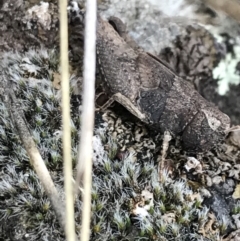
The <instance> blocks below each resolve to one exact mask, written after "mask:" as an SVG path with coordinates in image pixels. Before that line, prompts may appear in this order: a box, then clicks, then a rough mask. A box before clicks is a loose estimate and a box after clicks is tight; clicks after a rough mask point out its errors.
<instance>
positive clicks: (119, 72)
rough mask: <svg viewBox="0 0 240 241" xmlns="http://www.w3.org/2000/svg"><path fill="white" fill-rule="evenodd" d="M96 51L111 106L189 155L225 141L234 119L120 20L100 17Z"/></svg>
mask: <svg viewBox="0 0 240 241" xmlns="http://www.w3.org/2000/svg"><path fill="white" fill-rule="evenodd" d="M96 49H97V61H98V64H99V67H100V70H101V73H102V76H103V83H102V87H103V89H104V91H105V92H106V94H107V95H108V96H109V97H110V100H109V101H108V102H107V103H106V106H107V105H109V104H110V103H111V102H113V101H117V102H118V103H120V104H121V105H123V106H124V107H125V108H126V109H127V110H128V111H130V112H131V113H132V114H133V115H135V116H136V117H138V118H139V119H140V120H141V121H143V122H145V123H147V124H148V125H149V126H150V127H151V128H154V129H155V130H157V131H159V132H162V133H163V132H164V131H166V130H167V131H169V132H170V133H171V135H172V136H178V135H179V136H180V137H181V139H182V143H183V148H184V150H186V151H188V152H194V153H196V152H203V151H206V150H208V149H210V148H212V147H213V146H215V145H216V144H218V143H219V142H220V141H221V140H222V139H223V138H224V136H225V131H226V130H227V129H228V128H229V126H230V119H229V117H228V116H227V115H225V114H224V113H222V112H221V111H219V110H218V109H217V108H216V107H215V106H214V105H213V104H212V103H210V102H208V101H207V100H205V99H204V98H203V97H202V96H201V95H200V94H199V93H198V92H197V91H196V90H195V89H194V88H193V86H192V85H191V84H190V83H188V82H187V81H184V80H183V79H181V78H180V77H178V76H177V75H176V74H175V73H174V72H173V71H172V70H171V68H170V67H169V66H168V65H167V64H166V63H164V62H163V61H161V60H160V59H158V58H157V57H156V56H153V55H152V54H149V53H147V52H145V51H144V50H143V49H141V48H140V47H138V45H137V44H136V43H135V42H134V40H133V39H131V37H130V36H129V35H128V34H127V32H126V29H125V25H124V24H123V23H122V22H121V20H120V19H118V18H115V17H111V18H110V19H109V21H105V20H103V19H102V18H101V17H100V16H98V21H97V44H96Z"/></svg>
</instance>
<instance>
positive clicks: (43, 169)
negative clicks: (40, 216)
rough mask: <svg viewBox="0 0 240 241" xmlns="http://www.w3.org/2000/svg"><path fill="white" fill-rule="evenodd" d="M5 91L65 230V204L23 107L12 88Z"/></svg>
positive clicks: (16, 122) (33, 161) (35, 167)
mask: <svg viewBox="0 0 240 241" xmlns="http://www.w3.org/2000/svg"><path fill="white" fill-rule="evenodd" d="M4 91H5V94H4V95H5V96H4V98H3V99H4V102H5V104H6V106H7V107H8V110H9V114H10V116H11V119H12V121H13V123H14V124H15V127H16V129H17V131H18V134H19V136H20V138H21V140H22V143H23V145H24V147H25V149H26V151H27V153H28V155H29V157H30V163H31V165H32V166H33V168H34V169H35V171H36V173H37V175H38V177H39V179H40V181H41V182H42V184H43V187H44V189H45V191H46V194H47V196H48V197H49V198H50V200H51V203H52V205H53V208H54V210H55V212H56V215H57V218H58V220H59V222H60V225H61V227H62V228H63V229H64V227H65V213H64V209H63V203H62V202H61V201H60V197H59V194H58V192H57V189H56V187H55V186H54V183H53V181H52V178H51V176H50V174H49V172H48V170H47V167H46V165H45V163H44V161H43V159H42V157H41V155H40V153H39V151H38V149H37V147H36V145H35V143H34V141H33V138H32V136H31V134H30V131H29V129H28V127H27V124H26V121H25V117H24V114H23V111H22V110H21V106H19V104H18V101H17V99H16V96H15V94H14V92H13V90H12V88H11V86H5V88H4Z"/></svg>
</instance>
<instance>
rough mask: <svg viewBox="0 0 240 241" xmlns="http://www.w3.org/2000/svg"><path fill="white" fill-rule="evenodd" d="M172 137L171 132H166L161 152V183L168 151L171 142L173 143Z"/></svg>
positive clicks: (159, 169)
mask: <svg viewBox="0 0 240 241" xmlns="http://www.w3.org/2000/svg"><path fill="white" fill-rule="evenodd" d="M171 139H172V137H171V135H170V132H169V131H165V132H164V136H163V144H162V152H161V154H162V155H161V157H160V160H159V163H158V175H159V180H160V182H162V181H163V171H164V170H163V169H164V162H165V158H166V156H167V150H168V147H169V142H170V141H171Z"/></svg>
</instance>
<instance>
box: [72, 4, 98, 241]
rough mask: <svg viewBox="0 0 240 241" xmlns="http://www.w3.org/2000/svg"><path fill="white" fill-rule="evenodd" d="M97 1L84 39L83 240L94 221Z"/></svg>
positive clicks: (88, 16) (89, 7)
mask: <svg viewBox="0 0 240 241" xmlns="http://www.w3.org/2000/svg"><path fill="white" fill-rule="evenodd" d="M96 18H97V3H96V0H87V3H86V18H85V40H84V43H85V45H84V72H83V79H84V82H83V112H82V121H81V124H82V128H81V140H80V146H79V158H78V174H77V183H76V184H77V185H79V183H80V180H81V179H82V177H83V188H84V193H83V211H82V229H81V237H80V240H81V241H88V240H89V235H90V220H91V188H92V149H93V148H92V137H93V127H94V108H95V105H94V97H95V68H96V67H95V66H96V46H95V45H96Z"/></svg>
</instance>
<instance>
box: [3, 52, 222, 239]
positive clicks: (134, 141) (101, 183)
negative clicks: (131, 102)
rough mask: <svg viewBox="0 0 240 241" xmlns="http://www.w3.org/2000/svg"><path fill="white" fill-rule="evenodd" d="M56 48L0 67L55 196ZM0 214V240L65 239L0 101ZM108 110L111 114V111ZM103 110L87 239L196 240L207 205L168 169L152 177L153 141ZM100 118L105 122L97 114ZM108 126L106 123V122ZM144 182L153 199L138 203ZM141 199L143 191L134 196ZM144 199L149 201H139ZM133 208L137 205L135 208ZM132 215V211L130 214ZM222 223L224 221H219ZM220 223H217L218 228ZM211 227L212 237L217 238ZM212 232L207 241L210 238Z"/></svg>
mask: <svg viewBox="0 0 240 241" xmlns="http://www.w3.org/2000/svg"><path fill="white" fill-rule="evenodd" d="M58 64H59V62H58V55H57V53H56V52H54V51H52V52H47V51H45V50H41V51H39V52H35V51H29V52H27V53H26V54H25V55H21V54H9V53H8V54H7V55H6V56H4V60H3V63H2V68H3V71H4V73H5V74H4V79H5V80H7V81H9V83H10V82H11V83H12V84H13V88H14V90H15V93H16V95H17V97H18V100H19V102H20V106H21V108H22V109H23V110H24V113H25V116H26V120H27V123H28V124H29V129H30V130H31V132H32V135H33V137H34V140H35V142H36V144H37V146H38V148H39V150H40V152H41V155H42V157H43V159H44V160H45V162H46V164H47V167H48V169H49V170H50V172H51V175H52V178H53V180H54V182H55V183H56V185H57V187H58V189H59V191H60V193H61V196H62V199H64V193H63V174H62V142H61V132H62V130H61V104H60V96H61V92H60V90H58V89H56V86H54V83H55V82H54V81H55V79H54V78H55V77H56V76H57V74H58V73H59V67H58V66H59V65H58ZM77 85H78V78H77V77H75V76H72V77H71V90H72V91H71V103H72V105H71V117H72V121H71V124H72V154H73V162H74V163H75V160H76V155H77V146H78V131H79V125H80V109H81V108H80V107H81V106H80V104H81V98H80V97H78V96H76V95H74V91H75V89H76V86H77ZM0 110H1V111H0V143H1V144H0V168H1V176H0V178H1V179H0V207H1V208H0V220H1V222H0V223H1V224H0V226H1V229H2V233H3V238H4V240H20V239H25V240H53V239H55V240H64V236H63V232H62V231H61V230H60V228H59V225H58V222H57V220H56V218H55V215H54V212H53V210H52V207H51V204H50V202H49V200H48V198H47V197H46V195H45V192H44V190H43V188H42V186H41V184H40V183H39V180H38V178H37V176H36V174H35V172H34V171H33V170H32V168H31V167H30V165H29V160H28V156H27V154H26V151H25V150H24V148H23V147H22V145H21V141H20V139H19V137H18V135H17V133H16V131H15V128H14V125H13V123H12V121H11V120H10V118H9V115H8V112H7V109H6V107H5V106H4V104H3V103H0ZM110 117H111V118H110ZM113 117H114V114H113V113H110V112H108V113H107V114H106V113H105V114H104V115H103V116H101V115H100V114H97V116H96V121H95V122H96V123H97V124H96V130H95V136H94V169H93V188H92V211H93V214H92V221H91V240H155V239H159V240H189V238H190V237H191V238H192V239H191V240H198V238H199V237H202V236H201V235H200V234H197V232H198V227H200V226H203V225H204V224H205V222H206V221H207V218H206V217H207V214H208V209H206V208H202V207H201V203H202V200H201V198H200V199H199V198H196V199H194V198H192V196H193V191H192V190H191V189H190V188H189V187H188V186H187V184H186V183H185V182H184V181H183V180H175V181H173V180H172V179H170V178H169V177H168V176H167V175H165V176H164V182H163V183H162V184H159V182H158V173H157V171H156V170H157V163H154V161H153V160H152V158H153V155H152V154H151V153H152V152H153V151H154V150H155V148H156V144H155V142H154V141H153V140H152V138H151V137H150V136H149V134H148V133H147V131H146V130H145V129H144V127H142V126H140V125H135V124H133V123H125V124H124V123H122V121H121V119H120V118H117V121H116V123H115V122H114V120H113V119H114V118H113ZM103 120H104V121H103ZM106 127H108V128H106ZM146 188H147V189H148V191H149V192H150V193H153V200H151V201H150V203H152V201H153V205H149V202H145V203H143V205H140V202H137V201H136V199H137V196H139V195H140V196H141V193H142V191H144V190H145V189H146ZM141 198H143V197H141ZM81 206H82V205H81V197H79V199H78V200H77V202H76V206H75V212H76V216H75V217H76V230H77V232H79V231H80V223H81V220H80V211H81ZM146 206H148V208H146ZM136 209H137V210H136ZM136 214H137V215H136ZM222 226H225V223H224V222H222ZM223 228H224V227H223ZM217 235H218V234H216V235H215V236H216V237H217ZM215 236H214V238H213V239H212V240H217V238H216V237H215Z"/></svg>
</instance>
